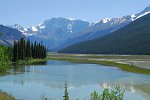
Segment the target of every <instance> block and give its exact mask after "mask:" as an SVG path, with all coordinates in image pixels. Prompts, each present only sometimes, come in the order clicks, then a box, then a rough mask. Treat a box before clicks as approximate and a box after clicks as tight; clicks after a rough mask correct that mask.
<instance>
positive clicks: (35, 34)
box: [7, 6, 150, 51]
mask: <svg viewBox="0 0 150 100" xmlns="http://www.w3.org/2000/svg"><path fill="white" fill-rule="evenodd" d="M148 13H150V6H148V7H146V8H145V9H144V10H143V11H141V12H140V13H138V14H135V15H128V16H124V17H122V18H104V19H101V20H100V21H99V22H97V23H91V22H88V21H84V20H75V19H70V18H51V19H47V20H46V21H44V22H43V23H41V24H39V25H37V26H30V27H28V28H25V27H22V26H21V25H18V24H15V25H13V26H7V27H9V28H13V29H17V30H18V31H20V32H21V33H23V34H24V35H25V36H26V38H29V39H30V40H31V41H37V42H41V41H42V42H43V43H44V44H45V45H47V46H48V48H49V50H51V51H58V50H60V49H63V48H65V47H67V46H70V45H73V44H76V43H79V42H83V41H87V40H92V39H95V38H98V37H102V36H104V35H107V34H110V33H111V32H114V31H116V30H118V29H120V28H122V27H124V26H126V25H127V24H129V23H131V22H133V21H135V20H137V19H138V18H140V17H142V16H144V15H147V14H148Z"/></svg>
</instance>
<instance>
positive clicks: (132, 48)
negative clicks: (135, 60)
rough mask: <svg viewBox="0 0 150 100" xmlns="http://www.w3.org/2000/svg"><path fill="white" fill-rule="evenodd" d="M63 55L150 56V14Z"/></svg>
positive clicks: (67, 50) (75, 47) (73, 48)
mask: <svg viewBox="0 0 150 100" xmlns="http://www.w3.org/2000/svg"><path fill="white" fill-rule="evenodd" d="M59 52H61V53H91V54H92V53H94V54H150V14H148V15H145V16H144V17H141V18H139V19H137V20H135V21H134V22H132V23H131V24H129V25H127V26H125V27H123V28H121V29H119V30H117V31H115V32H113V33H111V34H109V35H105V36H103V37H101V38H97V39H94V40H91V41H86V42H82V43H78V44H75V45H72V46H69V47H67V48H65V49H63V50H60V51H59Z"/></svg>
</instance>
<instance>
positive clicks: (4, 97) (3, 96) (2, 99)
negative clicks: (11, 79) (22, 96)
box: [0, 91, 16, 100]
mask: <svg viewBox="0 0 150 100" xmlns="http://www.w3.org/2000/svg"><path fill="white" fill-rule="evenodd" d="M0 100H16V99H15V98H14V97H13V96H11V95H9V94H7V93H6V92H3V91H0Z"/></svg>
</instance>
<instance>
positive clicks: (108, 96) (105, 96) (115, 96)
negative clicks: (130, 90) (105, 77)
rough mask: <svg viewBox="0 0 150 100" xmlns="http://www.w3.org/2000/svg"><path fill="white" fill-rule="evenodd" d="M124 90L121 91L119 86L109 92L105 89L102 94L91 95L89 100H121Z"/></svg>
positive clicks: (94, 92) (95, 92)
mask: <svg viewBox="0 0 150 100" xmlns="http://www.w3.org/2000/svg"><path fill="white" fill-rule="evenodd" d="M123 96H124V90H121V88H120V87H119V86H116V87H115V88H114V89H112V90H109V89H108V88H105V89H104V91H103V93H102V94H99V93H98V92H97V91H93V92H92V93H91V100H123Z"/></svg>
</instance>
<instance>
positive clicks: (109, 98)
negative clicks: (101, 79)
mask: <svg viewBox="0 0 150 100" xmlns="http://www.w3.org/2000/svg"><path fill="white" fill-rule="evenodd" d="M124 92H125V90H122V89H121V88H120V87H119V86H116V87H115V88H113V89H108V88H104V90H103V92H102V94H99V93H98V92H97V91H96V90H94V91H93V92H92V93H91V94H90V100H123V97H124ZM42 100H52V99H48V98H47V97H45V96H43V97H42ZM63 100H69V93H68V85H67V82H66V83H65V87H64V96H63ZM76 100H79V99H76Z"/></svg>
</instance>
